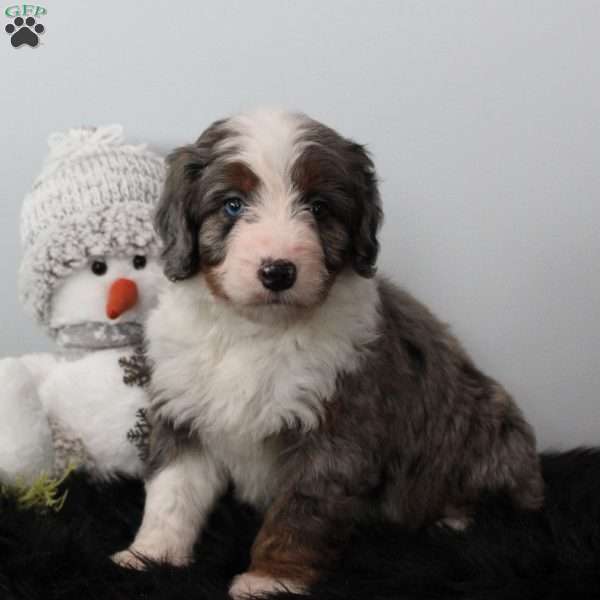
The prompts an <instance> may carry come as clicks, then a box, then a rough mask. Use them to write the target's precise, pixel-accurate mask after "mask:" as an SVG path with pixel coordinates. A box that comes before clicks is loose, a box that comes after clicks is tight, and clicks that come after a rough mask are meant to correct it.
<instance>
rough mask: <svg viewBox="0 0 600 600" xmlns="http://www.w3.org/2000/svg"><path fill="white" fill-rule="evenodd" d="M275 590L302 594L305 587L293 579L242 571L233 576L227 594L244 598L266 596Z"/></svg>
mask: <svg viewBox="0 0 600 600" xmlns="http://www.w3.org/2000/svg"><path fill="white" fill-rule="evenodd" d="M277 592H293V593H295V594H304V593H305V592H306V589H305V588H304V586H302V585H299V584H298V583H295V582H293V581H288V580H286V579H273V578H272V577H269V576H268V575H258V574H256V573H242V574H241V575H238V576H237V577H235V578H234V580H233V582H232V584H231V587H230V588H229V595H230V596H231V597H232V598H233V600H245V599H246V598H250V597H253V596H257V597H259V598H261V597H267V596H269V595H270V594H275V593H277Z"/></svg>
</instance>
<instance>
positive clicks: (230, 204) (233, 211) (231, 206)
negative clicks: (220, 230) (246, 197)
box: [223, 196, 244, 217]
mask: <svg viewBox="0 0 600 600" xmlns="http://www.w3.org/2000/svg"><path fill="white" fill-rule="evenodd" d="M223 208H224V209H225V212H226V213H227V214H228V215H229V216H230V217H239V216H240V215H241V214H242V212H243V210H244V202H243V200H242V199H241V198H238V197H237V196H231V197H229V198H227V199H226V200H225V204H224V205H223Z"/></svg>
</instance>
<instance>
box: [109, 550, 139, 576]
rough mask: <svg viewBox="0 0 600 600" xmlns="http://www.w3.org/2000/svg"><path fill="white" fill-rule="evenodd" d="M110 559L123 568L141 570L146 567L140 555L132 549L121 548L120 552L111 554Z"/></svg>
mask: <svg viewBox="0 0 600 600" xmlns="http://www.w3.org/2000/svg"><path fill="white" fill-rule="evenodd" d="M110 559H111V560H112V561H113V562H114V563H115V564H117V565H119V567H123V568H124V569H135V570H136V571H143V570H144V569H145V568H146V562H145V561H144V559H143V558H142V555H141V554H138V553H137V552H134V551H133V550H129V549H127V550H121V552H116V553H115V554H113V555H112V556H111V557H110Z"/></svg>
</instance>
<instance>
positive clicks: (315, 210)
mask: <svg viewBox="0 0 600 600" xmlns="http://www.w3.org/2000/svg"><path fill="white" fill-rule="evenodd" d="M310 212H311V213H312V214H313V215H314V216H315V217H316V218H317V219H319V218H321V217H324V216H325V215H326V214H327V204H325V202H324V201H323V200H321V199H320V198H316V199H314V200H313V201H312V202H311V203H310Z"/></svg>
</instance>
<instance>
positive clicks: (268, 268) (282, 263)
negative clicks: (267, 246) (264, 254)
mask: <svg viewBox="0 0 600 600" xmlns="http://www.w3.org/2000/svg"><path fill="white" fill-rule="evenodd" d="M258 278H259V279H260V280H261V281H262V284H263V285H264V286H265V287H266V288H267V289H268V290H273V291H274V292H281V291H283V290H288V289H289V288H291V287H292V286H293V285H294V282H295V281H296V265H295V264H294V263H292V262H290V261H289V260H273V261H269V262H266V263H264V264H263V265H262V266H261V268H260V269H259V270H258Z"/></svg>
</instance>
